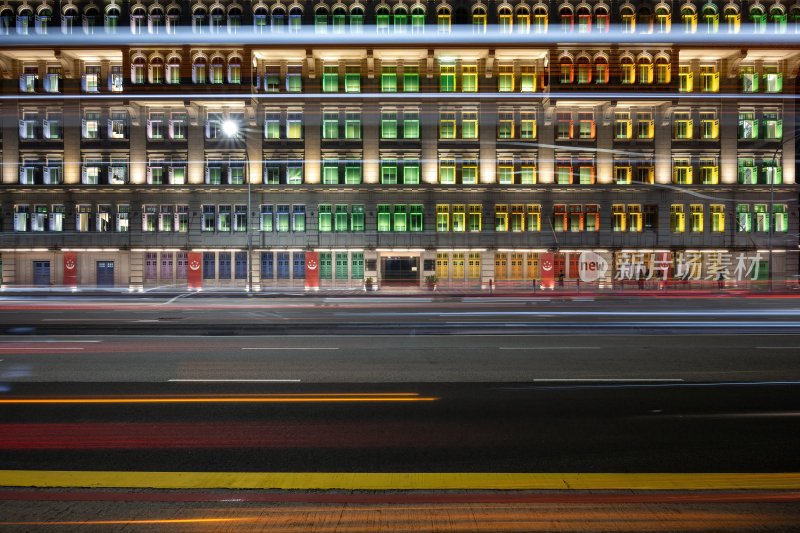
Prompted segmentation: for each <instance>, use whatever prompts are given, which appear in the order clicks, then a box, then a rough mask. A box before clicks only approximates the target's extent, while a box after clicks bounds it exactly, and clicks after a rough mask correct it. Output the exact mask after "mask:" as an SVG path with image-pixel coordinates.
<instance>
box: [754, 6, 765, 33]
mask: <svg viewBox="0 0 800 533" xmlns="http://www.w3.org/2000/svg"><path fill="white" fill-rule="evenodd" d="M750 21H751V22H752V23H753V32H754V33H764V32H766V31H767V15H766V14H765V13H764V10H763V9H762V8H760V7H758V6H756V7H752V8H750Z"/></svg>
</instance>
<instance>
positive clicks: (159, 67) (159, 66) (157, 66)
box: [150, 57, 164, 83]
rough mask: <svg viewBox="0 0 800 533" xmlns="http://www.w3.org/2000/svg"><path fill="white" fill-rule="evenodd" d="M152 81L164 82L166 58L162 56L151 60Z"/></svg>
mask: <svg viewBox="0 0 800 533" xmlns="http://www.w3.org/2000/svg"><path fill="white" fill-rule="evenodd" d="M150 83H164V60H163V59H161V58H160V57H154V58H153V59H151V60H150Z"/></svg>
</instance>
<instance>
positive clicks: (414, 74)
mask: <svg viewBox="0 0 800 533" xmlns="http://www.w3.org/2000/svg"><path fill="white" fill-rule="evenodd" d="M403 92H407V93H416V92H419V67H403Z"/></svg>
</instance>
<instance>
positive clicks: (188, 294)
mask: <svg viewBox="0 0 800 533" xmlns="http://www.w3.org/2000/svg"><path fill="white" fill-rule="evenodd" d="M191 295H192V293H186V294H179V295H177V296H175V297H174V298H170V299H169V300H167V301H166V302H161V305H167V304H171V303H172V302H174V301H175V300H177V299H178V298H184V297H186V296H191Z"/></svg>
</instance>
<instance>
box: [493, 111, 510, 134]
mask: <svg viewBox="0 0 800 533" xmlns="http://www.w3.org/2000/svg"><path fill="white" fill-rule="evenodd" d="M497 138H498V139H513V138H514V113H513V112H512V111H501V112H498V113H497Z"/></svg>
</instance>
